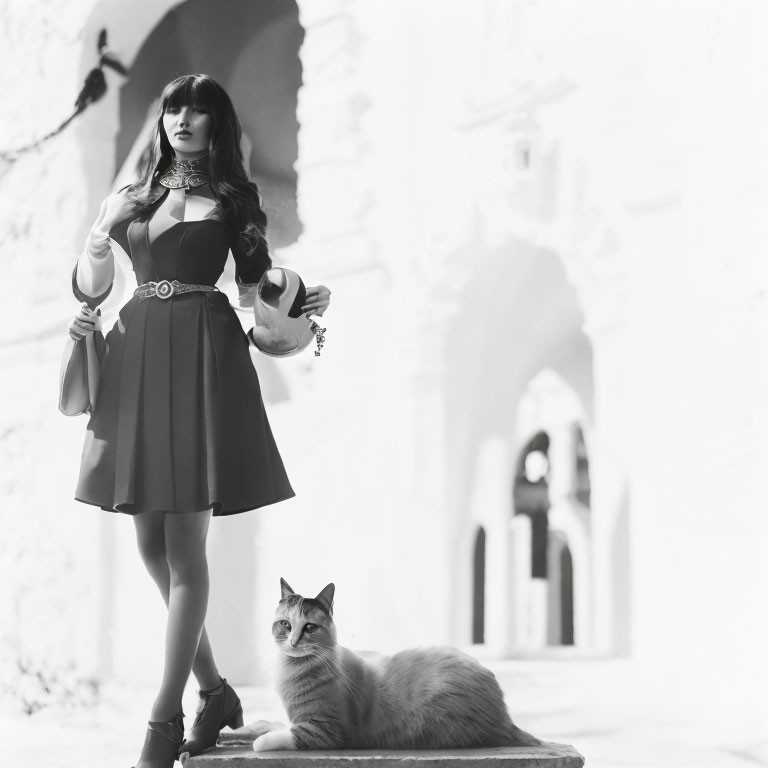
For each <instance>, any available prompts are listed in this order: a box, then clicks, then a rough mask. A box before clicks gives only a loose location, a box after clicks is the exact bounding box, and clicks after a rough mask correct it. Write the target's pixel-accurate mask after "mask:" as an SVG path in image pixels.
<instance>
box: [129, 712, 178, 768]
mask: <svg viewBox="0 0 768 768" xmlns="http://www.w3.org/2000/svg"><path fill="white" fill-rule="evenodd" d="M183 740H184V713H183V712H182V711H181V710H179V711H178V713H177V714H176V717H174V718H173V720H171V721H170V722H168V723H163V722H156V721H153V720H150V721H149V722H148V723H147V735H146V736H145V737H144V746H143V747H142V748H141V755H140V756H139V762H138V763H136V765H135V766H134V768H172V766H173V764H174V762H175V761H176V757H177V755H178V753H179V747H180V746H181V742H182V741H183Z"/></svg>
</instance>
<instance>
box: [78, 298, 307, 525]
mask: <svg viewBox="0 0 768 768" xmlns="http://www.w3.org/2000/svg"><path fill="white" fill-rule="evenodd" d="M106 342H107V353H106V357H105V359H104V362H103V365H102V369H101V378H100V383H99V394H98V398H97V402H96V403H95V406H94V409H93V412H92V414H91V418H90V420H89V422H88V427H87V431H86V437H85V444H84V446H83V454H82V460H81V467H80V476H79V480H78V484H77V490H76V493H75V498H76V499H78V500H79V501H82V502H85V503H87V504H94V505H96V506H99V507H101V508H102V509H105V510H113V511H116V512H125V513H128V514H138V513H141V512H145V511H164V512H190V511H202V510H207V509H211V508H212V509H213V514H214V515H217V516H218V515H233V514H237V513H239V512H245V511H247V510H249V509H256V508H258V507H262V506H265V505H267V504H273V503H275V502H277V501H281V500H283V499H287V498H290V497H291V496H293V495H294V493H293V489H292V488H291V485H290V482H289V481H288V477H287V475H286V472H285V467H284V466H283V461H282V459H281V458H280V454H279V452H278V450H277V446H276V445H275V441H274V438H273V436H272V431H271V429H270V426H269V421H268V419H267V415H266V412H265V410H264V404H263V401H262V398H261V388H260V386H259V380H258V376H257V374H256V370H255V369H254V367H253V363H252V362H251V358H250V353H249V349H248V340H247V337H246V335H245V334H244V333H243V330H242V327H241V326H240V323H239V321H238V319H237V316H236V314H235V312H234V310H233V309H232V308H231V307H230V305H229V302H228V300H227V298H226V296H224V295H223V294H221V293H218V292H216V293H188V294H182V295H179V296H175V297H173V298H172V299H169V300H165V301H164V300H162V299H159V298H157V297H152V298H148V299H138V298H136V297H134V298H133V299H131V300H130V301H129V302H128V303H127V304H126V305H125V306H124V307H123V309H122V310H121V311H120V315H119V318H118V320H117V322H116V323H115V326H114V327H113V328H112V330H111V331H110V332H109V333H108V334H107V337H106Z"/></svg>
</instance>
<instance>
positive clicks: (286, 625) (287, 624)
mask: <svg viewBox="0 0 768 768" xmlns="http://www.w3.org/2000/svg"><path fill="white" fill-rule="evenodd" d="M280 626H281V627H283V629H290V628H291V622H290V621H286V620H285V619H283V620H282V621H281V622H280Z"/></svg>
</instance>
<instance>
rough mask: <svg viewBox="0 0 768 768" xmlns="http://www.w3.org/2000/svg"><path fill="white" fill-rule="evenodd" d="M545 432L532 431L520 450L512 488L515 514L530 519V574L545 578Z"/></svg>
mask: <svg viewBox="0 0 768 768" xmlns="http://www.w3.org/2000/svg"><path fill="white" fill-rule="evenodd" d="M548 473H549V436H548V435H547V433H546V432H538V433H537V434H535V435H534V436H533V437H532V438H531V439H530V440H529V441H528V443H527V444H526V446H525V447H524V448H523V450H522V451H521V452H520V456H519V458H518V461H517V466H516V468H515V484H514V489H513V499H514V508H515V514H516V515H526V516H527V517H529V518H530V519H531V578H533V579H546V578H547V546H548V543H547V532H548V528H549V525H548V519H547V513H548V512H549V488H548V481H547V477H548Z"/></svg>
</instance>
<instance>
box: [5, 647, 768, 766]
mask: <svg viewBox="0 0 768 768" xmlns="http://www.w3.org/2000/svg"><path fill="white" fill-rule="evenodd" d="M488 666H490V667H491V668H492V669H493V670H494V671H495V672H496V674H497V676H498V677H499V680H500V682H501V683H502V687H503V688H504V691H505V695H506V699H507V703H508V705H509V708H510V711H511V712H512V715H513V719H514V720H515V722H516V723H517V724H518V725H519V726H520V727H522V728H524V729H526V730H528V731H531V732H532V733H534V734H535V735H536V736H539V737H540V738H543V739H546V740H550V741H559V742H566V743H569V744H572V745H573V746H574V747H576V749H578V750H579V752H581V753H582V754H583V755H585V756H586V758H587V766H589V767H590V768H646V767H647V768H651V767H652V768H657V767H658V768H667V766H668V767H669V768H749V766H752V768H754V766H760V765H762V766H768V723H766V722H764V721H763V722H761V721H760V717H759V716H758V713H757V712H755V713H754V717H753V718H752V719H751V721H750V719H749V718H745V717H744V716H743V714H735V715H734V714H732V715H729V714H728V712H729V708H728V707H727V706H725V704H727V695H728V692H727V691H717V690H714V691H713V690H711V689H710V688H709V687H708V685H709V684H708V683H707V681H706V680H702V681H701V685H700V687H699V688H696V687H695V686H694V687H693V688H691V690H689V691H687V692H686V693H685V695H676V694H675V692H674V691H672V690H667V689H665V688H664V686H663V685H660V684H659V683H658V682H655V681H652V680H650V679H649V678H648V677H647V675H645V674H643V673H642V672H641V671H640V670H638V669H637V668H636V667H634V666H633V665H632V664H630V663H628V662H623V661H505V662H495V663H489V664H488ZM189 693H190V695H189V697H188V700H185V711H186V712H187V713H188V714H192V713H194V709H195V697H194V691H192V690H190V692H189ZM240 694H241V696H242V699H243V704H244V708H245V712H246V719H249V718H250V719H254V720H255V719H262V718H263V719H282V718H283V715H282V712H281V710H280V705H279V702H278V701H277V699H276V696H275V695H274V693H273V692H272V691H271V690H269V689H267V688H249V689H245V690H241V691H240ZM151 698H152V692H151V691H148V690H132V691H131V690H128V689H126V688H117V687H114V688H109V689H107V690H106V691H105V692H104V695H103V697H102V703H101V704H100V706H99V707H98V708H95V709H86V710H79V711H73V712H55V711H50V710H49V711H44V712H41V713H38V714H37V715H35V716H33V717H23V716H18V715H12V714H4V715H2V716H0V738H2V743H3V747H2V753H1V754H0V765H1V766H3V767H5V766H8V768H112V767H113V766H114V768H130V766H132V765H133V764H134V763H135V761H136V758H137V757H138V751H139V749H140V747H141V743H142V741H143V727H142V722H143V721H144V720H145V719H146V711H147V710H148V707H149V702H150V700H151ZM743 709H744V708H743V707H742V710H743ZM177 768H178V764H177Z"/></svg>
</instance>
